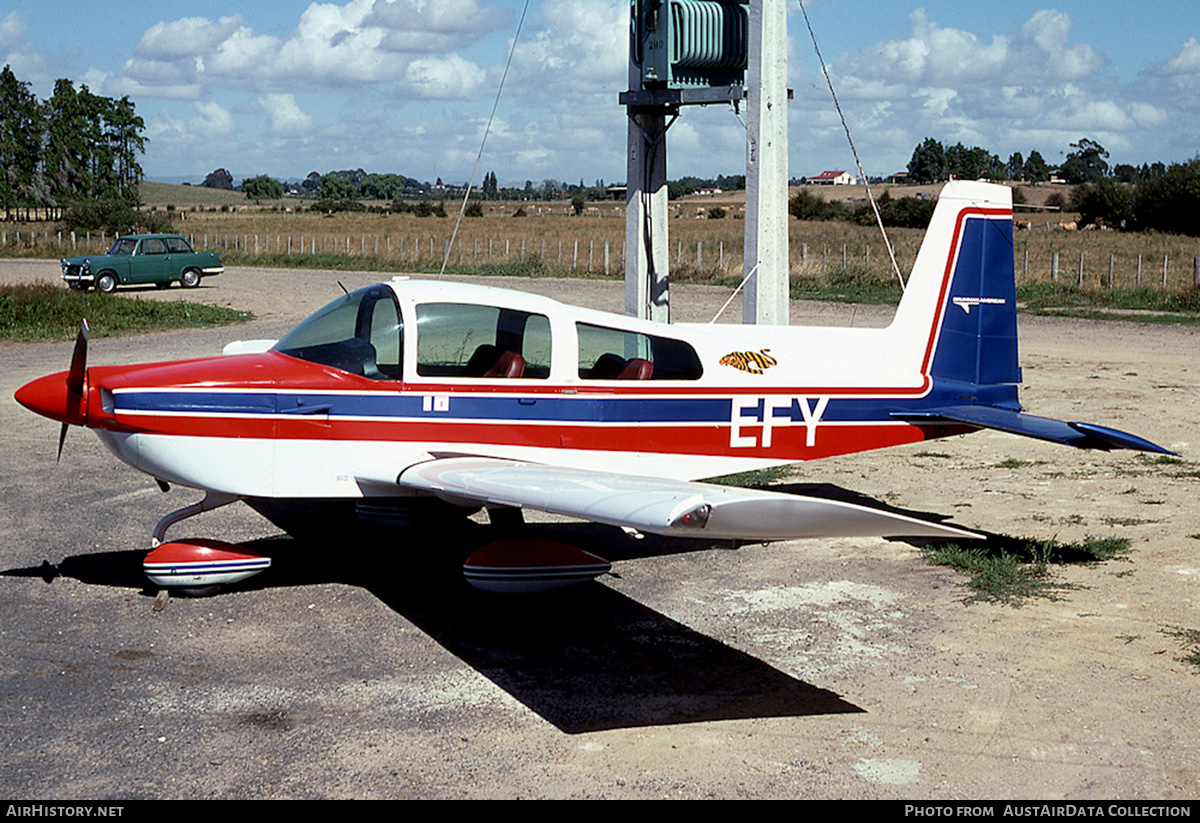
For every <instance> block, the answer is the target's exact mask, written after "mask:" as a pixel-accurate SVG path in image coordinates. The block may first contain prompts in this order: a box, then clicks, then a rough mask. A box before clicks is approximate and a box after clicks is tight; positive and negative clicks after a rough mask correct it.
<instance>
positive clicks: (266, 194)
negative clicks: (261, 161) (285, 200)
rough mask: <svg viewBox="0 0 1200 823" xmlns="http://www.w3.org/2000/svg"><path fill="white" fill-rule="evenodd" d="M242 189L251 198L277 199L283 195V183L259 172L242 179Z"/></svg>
mask: <svg viewBox="0 0 1200 823" xmlns="http://www.w3.org/2000/svg"><path fill="white" fill-rule="evenodd" d="M242 191H243V192H245V193H246V196H247V197H249V198H250V199H251V200H278V199H279V198H280V197H283V183H281V182H279V181H278V180H275V179H273V178H270V177H268V176H267V175H265V174H260V175H258V176H257V177H247V178H246V179H245V180H243V181H242Z"/></svg>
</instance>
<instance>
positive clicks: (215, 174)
mask: <svg viewBox="0 0 1200 823" xmlns="http://www.w3.org/2000/svg"><path fill="white" fill-rule="evenodd" d="M200 185H201V186H204V187H205V188H207V189H225V190H227V191H233V175H232V174H230V173H229V171H228V170H226V169H215V170H214V171H211V172H209V173H208V176H207V177H205V178H204V182H203V183H201V184H200Z"/></svg>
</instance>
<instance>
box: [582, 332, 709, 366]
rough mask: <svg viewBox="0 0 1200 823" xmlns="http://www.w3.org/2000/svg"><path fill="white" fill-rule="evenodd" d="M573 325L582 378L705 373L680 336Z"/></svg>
mask: <svg viewBox="0 0 1200 823" xmlns="http://www.w3.org/2000/svg"><path fill="white" fill-rule="evenodd" d="M575 328H576V330H577V331H578V334H579V376H580V377H581V378H583V379H585V380H698V379H700V376H701V375H702V374H703V373H704V368H703V367H702V366H701V365H700V358H699V357H698V356H697V355H696V350H695V349H693V348H692V347H691V345H690V344H688V343H685V342H683V341H682V340H674V339H672V338H669V337H658V336H657V335H650V334H642V333H640V332H632V331H627V330H625V329H614V328H610V327H607V326H593V325H591V324H589V323H576V324H575Z"/></svg>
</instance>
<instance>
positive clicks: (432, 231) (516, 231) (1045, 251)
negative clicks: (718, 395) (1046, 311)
mask: <svg viewBox="0 0 1200 823" xmlns="http://www.w3.org/2000/svg"><path fill="white" fill-rule="evenodd" d="M937 188H938V187H937V186H929V187H911V186H903V187H897V188H895V189H893V193H894V196H903V195H904V194H911V193H913V192H915V191H920V190H922V189H927V190H928V193H932V192H935V191H936V190H937ZM815 190H817V191H818V192H819V193H820V194H822V195H823V196H827V197H840V198H849V199H855V198H856V197H859V196H861V195H862V189H861V187H852V186H848V187H836V188H835V187H815ZM1026 191H1027V199H1030V200H1031V201H1036V200H1037V199H1038V198H1041V199H1044V197H1045V196H1046V195H1047V192H1050V193H1052V192H1053V189H1051V187H1038V188H1029V189H1027V190H1026ZM143 197H144V198H145V201H146V204H147V205H146V208H149V209H157V210H160V211H167V206H173V208H172V209H170V210H169V211H168V213H169V214H171V215H172V218H173V222H174V225H175V229H176V231H179V232H180V233H183V234H186V235H188V236H189V237H190V238H191V239H192V241H193V243H194V245H195V246H196V248H197V249H198V250H209V251H218V252H220V253H221V255H222V258H223V259H224V260H225V262H226V263H227V264H233V265H256V264H259V265H283V266H289V265H290V266H297V267H311V266H321V267H332V268H363V269H377V270H383V271H436V270H437V269H438V268H439V267H440V266H441V264H442V260H443V258H444V257H445V256H446V252H447V248H448V244H449V241H450V237H451V233H452V232H453V231H454V225H455V218H456V217H457V213H458V212H457V208H456V204H455V203H452V202H449V201H447V203H446V211H447V213H448V214H449V216H448V217H444V218H442V217H416V216H414V215H412V214H390V215H389V214H379V213H366V212H342V213H337V214H321V213H314V212H311V211H307V210H304V209H307V208H308V207H309V206H310V205H311V201H303V200H298V199H295V198H285V200H284V201H281V202H278V203H269V204H268V203H263V204H254V203H248V202H247V201H246V200H245V199H244V197H243V195H241V194H240V193H238V192H223V191H219V190H214V189H204V188H202V187H198V186H172V185H167V184H154V183H147V184H144V188H143ZM188 198H192V199H191V200H189V199H188ZM743 201H744V193H743V192H732V193H728V194H726V195H717V196H716V197H701V196H691V197H688V198H684V199H682V200H679V201H672V203H671V204H670V214H671V219H670V221H669V225H668V228H667V231H668V234H669V241H668V247H669V249H670V266H671V273H672V276H673V277H675V278H677V279H679V280H682V281H692V282H711V283H719V284H729V285H735V284H736V283H737V282H739V281H740V279H741V276H742V243H743V232H744V230H745V223H744V221H743V220H742V219H740V217H741V215H742V214H743V213H744V202H743ZM378 205H382V204H378ZM715 205H721V206H722V207H723V208H725V209H726V210H727V212H728V216H726V217H725V218H724V219H707V214H708V212H709V209H711V208H712V207H713V206H715ZM518 207H521V208H524V210H525V212H526V216H523V217H514V216H513V214H514V212H515V211H516V209H517V208H518ZM298 208H299V209H301V210H297V209H298ZM570 212H571V208H570V204H569V203H566V202H554V203H537V202H531V203H519V204H518V203H508V202H499V203H487V204H485V205H484V216H483V217H476V218H465V219H464V220H463V221H462V225H461V227H460V228H459V231H458V235H457V237H456V238H455V242H454V247H453V250H452V252H451V253H450V255H449V261H448V262H449V266H450V267H451V268H452V269H453V270H455V271H481V272H485V273H494V274H505V273H520V274H527V275H539V274H540V275H547V276H570V275H574V276H597V277H604V276H609V277H620V276H622V273H623V271H624V256H623V247H624V241H625V221H624V205H623V204H621V203H612V202H604V203H589V204H588V206H587V209H586V212H585V213H584V214H583V215H579V216H574V215H572V214H571V213H570ZM1070 217H1071V215H1060V214H1057V213H1049V214H1048V213H1037V212H1033V213H1031V214H1030V215H1028V217H1027V218H1026V219H1029V220H1030V221H1031V223H1032V228H1031V229H1029V230H1019V231H1017V232H1016V233H1015V235H1014V246H1015V248H1014V255H1015V261H1016V272H1017V280H1018V282H1019V283H1051V282H1057V283H1059V284H1060V285H1063V286H1067V285H1070V286H1073V287H1075V288H1076V289H1083V290H1085V291H1086V290H1105V289H1126V290H1137V289H1138V288H1139V287H1141V288H1145V289H1163V290H1166V291H1169V292H1182V291H1186V290H1190V289H1192V288H1193V284H1194V279H1193V278H1194V267H1195V265H1196V264H1195V262H1194V261H1195V259H1196V258H1200V239H1197V238H1189V237H1182V236H1176V235H1163V234H1151V233H1146V234H1124V233H1119V232H1112V231H1063V230H1060V229H1058V228H1057V224H1058V222H1059V221H1060V220H1065V219H1069V218H1070ZM923 235H924V232H923V231H921V230H914V229H891V230H889V237H890V239H891V242H892V244H893V246H894V248H895V253H896V258H897V262H898V265H899V267H900V270H901V271H902V272H903V273H904V275H905V276H907V274H908V272H909V271H910V269H911V268H912V265H913V261H914V260H915V258H916V253H917V249H918V247H919V245H920V242H921V239H922V237H923ZM111 240H112V238H111V237H109V236H97V235H91V236H76V237H74V238H72V237H71V236H70V235H69V234H67V235H63V234H61V233H59V232H58V230H57V229H56V228H55V227H53V226H52V225H50V224H46V223H33V224H25V225H21V224H11V223H10V224H4V223H0V254H9V255H39V256H45V257H58V256H63V255H69V254H85V253H96V252H98V251H100V250H102V249H103V248H105V247H106V246H107V244H108V243H110V242H111ZM789 241H790V246H791V257H790V259H791V273H792V277H793V279H794V281H795V282H794V288H793V293H794V294H797V295H805V294H810V293H811V292H813V290H814V288H815V287H817V286H819V287H820V288H822V289H824V288H825V286H826V285H827V284H829V283H833V284H837V285H838V286H839V288H841V287H846V288H845V289H844V290H845V291H847V294H848V299H869V300H876V299H890V298H888V297H887V295H888V294H889V293H890V291H889V287H886V286H884V287H882V290H881V289H880V288H879V287H878V286H879V284H886V283H889V282H894V281H895V276H894V274H893V273H892V270H891V266H890V263H889V262H888V256H887V251H886V247H885V246H884V244H883V242H882V240H881V238H880V234H879V231H878V229H876V228H873V227H864V226H857V225H852V224H849V223H844V222H801V221H797V220H794V219H793V220H791V221H790V225H789ZM1056 260H1057V268H1055V261H1056ZM855 294H858V295H859V296H858V297H855V296H854V295H855ZM897 294H898V292H897Z"/></svg>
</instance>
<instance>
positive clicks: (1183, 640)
mask: <svg viewBox="0 0 1200 823" xmlns="http://www.w3.org/2000/svg"><path fill="white" fill-rule="evenodd" d="M1160 631H1161V632H1162V633H1163V634H1165V635H1167V636H1169V637H1174V638H1175V639H1176V640H1178V641H1179V645H1180V646H1181V648H1182V650H1183V656H1182V657H1180V658H1179V659H1180V660H1181V661H1182V662H1184V663H1187V664H1188V665H1189V666H1195V667H1196V669H1197V670H1198V671H1200V629H1185V628H1183V627H1182V626H1166V627H1164V628H1162V629H1160Z"/></svg>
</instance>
